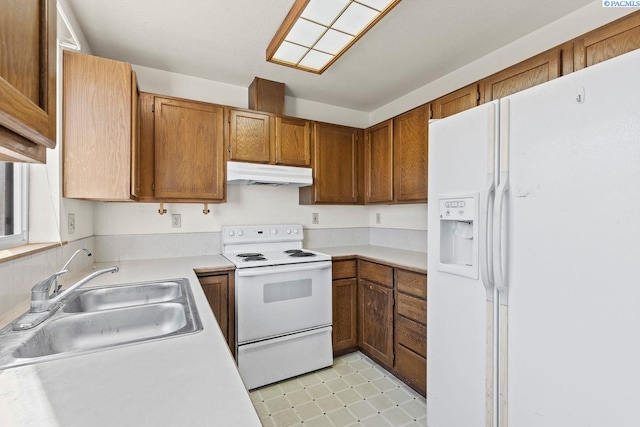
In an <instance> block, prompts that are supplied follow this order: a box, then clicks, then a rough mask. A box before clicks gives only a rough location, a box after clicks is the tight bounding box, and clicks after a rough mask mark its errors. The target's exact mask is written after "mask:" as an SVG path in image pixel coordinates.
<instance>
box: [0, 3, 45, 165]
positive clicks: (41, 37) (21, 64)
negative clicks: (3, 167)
mask: <svg viewBox="0 0 640 427" xmlns="http://www.w3.org/2000/svg"><path fill="white" fill-rule="evenodd" d="M0 9H1V10H2V12H1V13H0V46H1V48H0V161H23V162H39V163H44V162H45V161H46V149H45V147H48V148H54V147H55V146H56V2H55V1H53V0H2V1H0Z"/></svg>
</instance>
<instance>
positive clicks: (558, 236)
mask: <svg viewBox="0 0 640 427" xmlns="http://www.w3.org/2000/svg"><path fill="white" fill-rule="evenodd" d="M639 70H640V51H635V52H631V53H628V54H626V55H623V56H620V57H618V58H615V59H611V60H609V61H606V62H603V63H601V64H598V65H595V66H593V67H589V68H586V69H584V70H582V71H578V72H575V73H573V74H570V75H568V76H565V77H562V78H561V79H558V80H554V81H552V82H549V83H546V84H544V85H542V86H539V87H536V88H533V89H530V90H528V91H526V92H522V93H520V94H517V95H514V96H512V97H510V99H509V103H510V129H509V142H510V146H509V153H508V159H509V170H510V184H509V191H508V197H507V202H506V209H507V210H508V215H507V223H508V224H507V230H508V231H507V245H506V247H507V249H508V252H507V254H506V260H505V265H506V270H505V273H506V278H507V284H508V287H509V300H508V311H509V314H508V317H509V324H508V425H509V426H510V427H527V426H542V425H544V426H549V427H553V426H561V427H578V426H580V427H582V426H632V425H640V412H638V408H639V407H640V392H639V391H638V385H639V384H640V363H639V361H640V340H639V339H638V331H639V328H640V285H639V279H638V260H639V259H640V226H639V225H638V224H639V223H640V120H639V119H638V117H640V116H639V114H640V96H638V94H639V93H638V91H637V90H636V89H634V88H636V87H637V80H638V71H639ZM429 274H431V272H429ZM430 279H431V277H430ZM429 345H430V346H434V343H433V341H430V342H429ZM501 391H502V392H503V393H506V390H501ZM433 425H434V426H435V425H444V424H437V423H435V424H433ZM503 425H506V424H503Z"/></svg>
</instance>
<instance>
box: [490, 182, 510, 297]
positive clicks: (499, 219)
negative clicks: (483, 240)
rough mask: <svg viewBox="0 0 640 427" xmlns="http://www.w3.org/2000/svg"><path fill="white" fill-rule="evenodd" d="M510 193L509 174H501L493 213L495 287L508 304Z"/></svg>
mask: <svg viewBox="0 0 640 427" xmlns="http://www.w3.org/2000/svg"><path fill="white" fill-rule="evenodd" d="M508 191H509V172H504V171H503V172H501V173H500V184H499V185H498V190H497V191H496V202H495V208H494V211H493V272H494V278H495V286H496V288H497V290H498V293H499V294H500V295H501V296H504V297H505V298H500V301H504V302H503V304H506V301H508V299H507V298H506V297H507V290H508V286H507V281H506V270H505V269H506V265H505V262H504V259H503V258H504V256H503V254H505V253H506V251H505V249H504V248H505V247H506V237H507V236H506V235H507V232H506V224H505V223H504V209H505V199H506V197H507V192H508Z"/></svg>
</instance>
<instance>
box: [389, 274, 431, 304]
mask: <svg viewBox="0 0 640 427" xmlns="http://www.w3.org/2000/svg"><path fill="white" fill-rule="evenodd" d="M396 289H398V290H399V291H400V292H404V293H405V294H411V295H415V296H417V297H420V298H426V297H427V275H426V274H420V273H414V272H413V271H407V270H401V269H399V268H397V269H396Z"/></svg>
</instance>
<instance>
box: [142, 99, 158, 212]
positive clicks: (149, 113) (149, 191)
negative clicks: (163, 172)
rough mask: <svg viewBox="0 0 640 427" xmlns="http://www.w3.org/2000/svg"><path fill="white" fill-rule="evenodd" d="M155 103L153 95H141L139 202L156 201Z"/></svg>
mask: <svg viewBox="0 0 640 427" xmlns="http://www.w3.org/2000/svg"><path fill="white" fill-rule="evenodd" d="M154 102H155V97H154V95H153V94H151V93H144V92H143V93H141V94H140V102H139V105H140V124H139V140H140V143H139V146H140V147H139V152H140V162H139V169H138V176H139V182H138V187H139V189H138V201H150V200H155V197H154V195H153V185H154V181H155V173H154V167H155V164H154V163H155V151H154V143H153V137H154V136H153V134H154V132H153V129H154V113H153V110H154Z"/></svg>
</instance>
